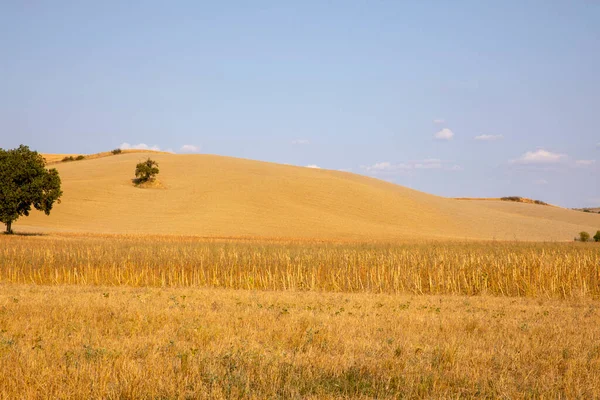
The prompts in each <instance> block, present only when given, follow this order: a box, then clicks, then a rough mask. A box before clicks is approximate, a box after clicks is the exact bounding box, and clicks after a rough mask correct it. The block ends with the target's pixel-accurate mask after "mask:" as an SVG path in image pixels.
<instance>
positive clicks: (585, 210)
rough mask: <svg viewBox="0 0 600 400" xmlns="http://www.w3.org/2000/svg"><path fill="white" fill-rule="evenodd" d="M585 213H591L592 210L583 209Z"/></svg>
mask: <svg viewBox="0 0 600 400" xmlns="http://www.w3.org/2000/svg"><path fill="white" fill-rule="evenodd" d="M583 212H591V211H590V210H588V209H587V208H584V209H583Z"/></svg>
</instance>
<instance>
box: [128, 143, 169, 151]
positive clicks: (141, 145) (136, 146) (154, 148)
mask: <svg viewBox="0 0 600 400" xmlns="http://www.w3.org/2000/svg"><path fill="white" fill-rule="evenodd" d="M119 148H120V149H121V150H152V151H160V147H158V146H157V145H154V146H148V145H147V144H146V143H139V144H129V143H127V142H124V143H121V145H120V146H119Z"/></svg>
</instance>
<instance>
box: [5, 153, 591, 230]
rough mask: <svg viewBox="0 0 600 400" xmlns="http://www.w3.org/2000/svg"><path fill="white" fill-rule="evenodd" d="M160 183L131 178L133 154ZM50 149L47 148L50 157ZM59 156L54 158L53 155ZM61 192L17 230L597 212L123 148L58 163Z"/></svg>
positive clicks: (400, 223) (543, 217)
mask: <svg viewBox="0 0 600 400" xmlns="http://www.w3.org/2000/svg"><path fill="white" fill-rule="evenodd" d="M150 154H151V156H152V158H153V159H155V160H156V161H158V163H159V164H160V174H159V176H158V178H159V183H160V184H159V185H158V188H154V189H148V188H147V189H142V188H137V187H134V186H133V184H132V182H131V179H132V178H133V172H134V169H135V165H136V163H137V162H139V161H141V160H143V159H144V158H145V157H147V156H148V155H150ZM47 158H48V157H47ZM54 159H57V157H54ZM53 167H56V168H57V169H58V170H59V172H60V176H61V178H62V182H63V191H64V195H63V198H62V202H61V204H57V205H55V208H54V209H53V211H52V213H51V215H50V216H46V215H43V214H42V213H40V212H37V211H34V212H32V213H31V215H30V216H29V217H22V218H20V219H19V220H18V221H17V222H16V223H15V224H14V228H15V230H16V231H43V232H91V233H127V234H169V235H171V234H172V235H198V236H214V237H270V238H317V239H350V240H355V239H356V240H369V239H376V240H395V239H411V238H415V239H423V238H454V239H498V240H514V239H518V240H572V239H573V237H575V236H576V235H577V233H578V232H580V231H582V230H587V231H589V232H595V231H596V230H597V229H600V215H598V214H595V215H594V214H589V213H582V212H577V211H573V210H567V209H562V208H558V207H544V206H538V205H534V204H527V203H512V202H503V201H489V200H482V201H477V200H472V201H468V202H466V201H461V200H455V199H448V198H442V197H438V196H434V195H430V194H426V193H422V192H419V191H415V190H411V189H408V188H405V187H402V186H398V185H394V184H391V183H388V182H384V181H381V180H377V179H373V178H368V177H365V176H361V175H356V174H351V173H347V172H340V171H331V170H320V169H311V168H304V167H295V166H289V165H280V164H274V163H267V162H260V161H252V160H246V159H238V158H231V157H223V156H215V155H175V154H168V153H144V152H141V153H140V152H137V153H126V154H120V155H116V156H112V155H110V156H104V157H95V158H90V159H86V160H82V161H75V162H68V163H58V164H55V165H53Z"/></svg>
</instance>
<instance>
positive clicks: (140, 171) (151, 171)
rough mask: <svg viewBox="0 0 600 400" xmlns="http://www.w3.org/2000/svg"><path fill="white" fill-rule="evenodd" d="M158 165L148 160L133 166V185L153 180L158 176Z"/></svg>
mask: <svg viewBox="0 0 600 400" xmlns="http://www.w3.org/2000/svg"><path fill="white" fill-rule="evenodd" d="M158 172H159V171H158V163H157V162H156V161H154V160H151V159H150V158H148V159H147V160H146V161H144V162H141V163H139V164H138V165H136V166H135V176H136V179H135V180H134V182H135V183H137V184H140V183H144V182H148V181H150V180H153V179H154V177H155V176H156V174H158Z"/></svg>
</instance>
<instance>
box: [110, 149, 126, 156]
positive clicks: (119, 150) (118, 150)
mask: <svg viewBox="0 0 600 400" xmlns="http://www.w3.org/2000/svg"><path fill="white" fill-rule="evenodd" d="M122 152H123V151H122V150H121V149H114V150H113V151H111V153H112V154H113V155H115V156H116V155H117V154H121V153H122Z"/></svg>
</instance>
